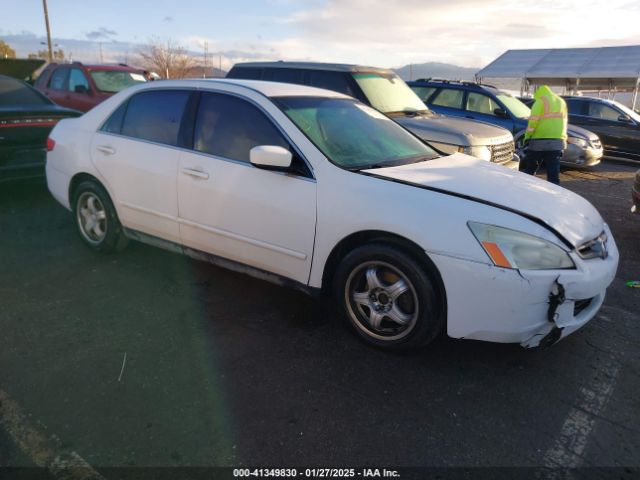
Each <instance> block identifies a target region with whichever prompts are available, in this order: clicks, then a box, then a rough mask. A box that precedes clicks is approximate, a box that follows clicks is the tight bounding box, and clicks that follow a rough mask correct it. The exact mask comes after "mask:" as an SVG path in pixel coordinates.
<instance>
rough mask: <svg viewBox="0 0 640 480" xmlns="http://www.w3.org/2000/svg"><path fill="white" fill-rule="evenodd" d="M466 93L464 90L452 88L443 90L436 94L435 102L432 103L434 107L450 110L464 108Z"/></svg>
mask: <svg viewBox="0 0 640 480" xmlns="http://www.w3.org/2000/svg"><path fill="white" fill-rule="evenodd" d="M463 95H464V92H463V91H462V90H453V89H451V88H443V89H442V90H440V92H439V93H437V94H436V98H435V100H434V101H433V102H432V103H433V104H434V105H439V106H441V107H450V108H460V109H461V108H462V97H463Z"/></svg>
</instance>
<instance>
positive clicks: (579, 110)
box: [567, 99, 586, 115]
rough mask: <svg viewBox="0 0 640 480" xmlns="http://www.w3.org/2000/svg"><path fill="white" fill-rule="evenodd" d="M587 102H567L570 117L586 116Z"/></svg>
mask: <svg viewBox="0 0 640 480" xmlns="http://www.w3.org/2000/svg"><path fill="white" fill-rule="evenodd" d="M585 104H586V102H583V101H582V100H571V99H569V100H567V110H568V111H569V114H570V115H584V106H585Z"/></svg>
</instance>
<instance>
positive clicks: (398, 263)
mask: <svg viewBox="0 0 640 480" xmlns="http://www.w3.org/2000/svg"><path fill="white" fill-rule="evenodd" d="M438 278H439V277H438V276H437V272H436V271H435V267H434V266H432V265H430V264H428V262H424V263H419V262H417V261H415V260H414V259H413V258H412V257H411V256H409V255H407V254H406V253H404V252H403V251H401V250H400V249H398V248H396V247H392V246H388V245H385V244H377V243H376V244H370V245H365V246H362V247H358V248H356V249H355V250H353V251H351V252H350V253H349V254H348V255H346V256H345V257H344V259H343V260H342V262H341V263H340V265H339V266H338V268H337V270H336V274H335V276H334V283H333V291H334V299H335V300H336V302H337V305H338V307H339V309H340V311H341V313H342V315H343V316H344V318H345V319H346V320H347V322H348V323H349V325H350V326H351V327H352V328H353V330H355V332H356V333H357V334H358V335H359V336H360V337H361V338H362V339H363V340H365V341H366V342H367V343H369V344H372V345H375V346H377V347H382V348H386V349H392V350H409V349H414V348H417V347H421V346H424V345H426V344H428V343H429V342H431V341H432V340H433V339H434V338H436V336H438V334H439V333H440V332H441V331H442V329H443V326H444V323H445V308H444V294H443V292H441V291H440V287H439V285H440V283H439V282H438V281H437V280H436V279H438Z"/></svg>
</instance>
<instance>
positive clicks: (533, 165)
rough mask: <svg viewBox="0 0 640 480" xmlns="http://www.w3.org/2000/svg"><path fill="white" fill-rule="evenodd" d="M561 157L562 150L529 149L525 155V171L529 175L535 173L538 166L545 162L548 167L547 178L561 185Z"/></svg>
mask: <svg viewBox="0 0 640 480" xmlns="http://www.w3.org/2000/svg"><path fill="white" fill-rule="evenodd" d="M560 157H562V151H561V150H544V151H536V150H527V152H526V154H525V156H524V171H525V172H526V173H528V174H529V175H535V173H536V172H537V171H538V168H539V167H540V165H541V164H542V163H544V165H545V168H546V169H547V180H549V181H550V182H551V183H555V184H556V185H560Z"/></svg>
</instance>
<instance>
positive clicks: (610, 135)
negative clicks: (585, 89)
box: [563, 97, 640, 161]
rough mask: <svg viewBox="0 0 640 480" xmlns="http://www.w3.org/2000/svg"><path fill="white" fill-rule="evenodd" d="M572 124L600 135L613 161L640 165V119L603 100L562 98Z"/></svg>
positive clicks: (628, 111) (605, 151)
mask: <svg viewBox="0 0 640 480" xmlns="http://www.w3.org/2000/svg"><path fill="white" fill-rule="evenodd" d="M563 98H564V99H565V101H566V102H567V107H568V108H569V121H570V122H571V123H572V124H575V125H580V126H582V127H584V128H588V129H589V130H591V131H593V132H595V133H597V134H598V135H599V136H600V139H601V140H602V143H603V145H604V154H605V156H607V157H610V158H623V159H626V160H638V161H640V115H638V114H637V113H636V112H634V111H633V110H631V109H630V108H627V107H625V106H624V105H622V104H620V103H618V102H616V101H614V100H605V99H604V98H590V97H563Z"/></svg>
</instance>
